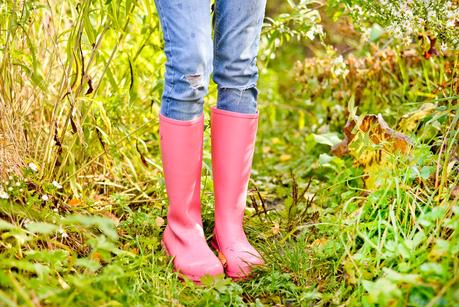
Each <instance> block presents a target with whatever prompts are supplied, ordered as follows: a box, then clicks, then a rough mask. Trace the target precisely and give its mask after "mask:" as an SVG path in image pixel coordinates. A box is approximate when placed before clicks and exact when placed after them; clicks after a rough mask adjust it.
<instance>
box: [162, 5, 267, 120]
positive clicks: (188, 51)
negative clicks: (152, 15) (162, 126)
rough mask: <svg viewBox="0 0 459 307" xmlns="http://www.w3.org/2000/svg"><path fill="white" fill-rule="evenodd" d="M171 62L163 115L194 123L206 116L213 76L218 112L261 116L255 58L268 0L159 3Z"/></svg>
mask: <svg viewBox="0 0 459 307" xmlns="http://www.w3.org/2000/svg"><path fill="white" fill-rule="evenodd" d="M155 3H156V8H157V11H158V13H159V17H160V20H161V26H162V29H163V35H164V41H165V47H164V49H165V52H166V57H167V63H166V75H165V85H164V91H163V95H162V102H161V114H162V115H164V116H166V117H169V118H173V119H177V120H192V119H195V118H197V117H199V116H200V115H201V114H202V112H203V104H204V96H206V94H207V92H208V85H209V79H210V75H211V73H212V71H213V80H214V81H215V83H217V85H218V100H217V108H219V109H222V110H227V111H233V112H239V113H247V114H255V113H257V94H258V91H257V88H256V85H257V80H258V69H257V65H256V57H257V53H258V45H259V40H260V32H261V27H262V23H263V18H264V11H265V6H266V0H216V4H215V16H214V20H213V25H214V38H213V39H212V23H211V14H210V0H155Z"/></svg>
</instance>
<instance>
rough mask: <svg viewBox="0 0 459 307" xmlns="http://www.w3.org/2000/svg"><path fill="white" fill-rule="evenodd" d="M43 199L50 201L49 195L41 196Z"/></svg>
mask: <svg viewBox="0 0 459 307" xmlns="http://www.w3.org/2000/svg"><path fill="white" fill-rule="evenodd" d="M41 199H42V200H44V201H48V200H49V197H48V195H46V194H43V195H42V196H41Z"/></svg>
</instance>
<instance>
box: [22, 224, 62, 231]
mask: <svg viewBox="0 0 459 307" xmlns="http://www.w3.org/2000/svg"><path fill="white" fill-rule="evenodd" d="M26 228H27V229H28V230H29V231H31V232H33V233H41V234H50V233H53V232H55V231H56V230H57V228H58V227H57V226H56V225H53V224H48V223H43V222H35V223H30V224H27V225H26Z"/></svg>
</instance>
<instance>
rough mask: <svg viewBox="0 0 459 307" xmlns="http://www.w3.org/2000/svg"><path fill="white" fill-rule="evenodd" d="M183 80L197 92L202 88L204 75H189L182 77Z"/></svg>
mask: <svg viewBox="0 0 459 307" xmlns="http://www.w3.org/2000/svg"><path fill="white" fill-rule="evenodd" d="M182 78H183V79H185V80H186V81H187V82H188V84H190V86H191V88H193V89H195V90H198V89H202V88H204V75H203V74H199V73H197V74H190V75H185V76H183V77H182Z"/></svg>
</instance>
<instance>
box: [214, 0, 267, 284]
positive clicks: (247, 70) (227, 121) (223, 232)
mask: <svg viewBox="0 0 459 307" xmlns="http://www.w3.org/2000/svg"><path fill="white" fill-rule="evenodd" d="M265 4H266V1H265V0H232V1H228V0H217V5H216V19H215V38H214V80H215V82H216V83H217V84H218V101H217V108H213V109H212V113H211V135H212V136H211V137H212V171H213V178H214V191H215V229H214V238H213V245H214V247H216V248H217V249H218V250H219V252H221V253H222V254H223V255H224V256H225V258H226V273H227V274H228V276H230V277H233V278H242V277H246V276H248V275H249V274H250V272H251V268H252V267H253V266H254V265H260V264H262V263H263V260H262V259H261V256H260V254H259V253H258V252H257V251H256V250H255V249H254V248H253V247H252V245H250V243H249V242H248V241H247V237H246V235H245V233H244V230H243V226H242V222H243V218H244V209H245V205H246V197H247V185H248V181H249V178H250V172H251V167H252V158H253V152H254V146H255V139H256V133H257V125H258V112H257V100H256V99H257V89H256V83H257V78H258V72H257V67H256V55H257V51H258V44H259V43H258V41H259V38H260V31H261V25H262V21H263V16H264V9H265Z"/></svg>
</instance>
